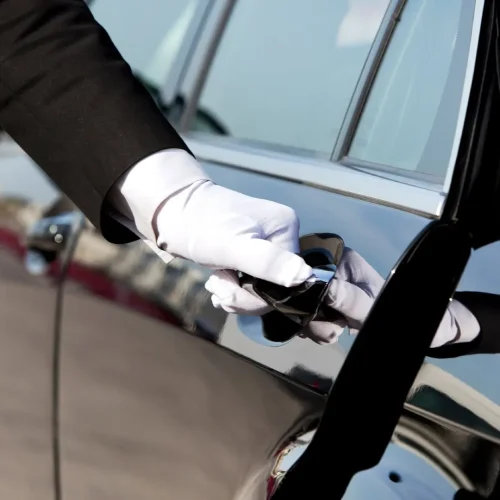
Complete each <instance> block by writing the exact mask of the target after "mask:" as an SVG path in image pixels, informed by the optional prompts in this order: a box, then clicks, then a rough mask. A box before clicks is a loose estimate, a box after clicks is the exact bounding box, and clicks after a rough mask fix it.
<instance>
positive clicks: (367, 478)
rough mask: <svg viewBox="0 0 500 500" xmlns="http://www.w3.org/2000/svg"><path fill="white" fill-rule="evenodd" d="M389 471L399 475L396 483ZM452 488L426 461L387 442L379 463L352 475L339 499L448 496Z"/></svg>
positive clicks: (422, 499)
mask: <svg viewBox="0 0 500 500" xmlns="http://www.w3.org/2000/svg"><path fill="white" fill-rule="evenodd" d="M392 471H395V472H397V473H398V474H399V476H400V477H401V481H400V482H399V483H394V482H392V481H391V480H390V479H389V473H390V472H392ZM332 477H333V478H334V477H335V471H332ZM455 491H456V489H455V488H454V486H452V485H451V483H449V482H448V480H447V479H446V478H445V477H444V476H443V475H441V474H440V473H439V472H438V471H437V470H436V469H434V468H433V467H432V466H431V465H429V464H428V463H427V462H426V461H424V460H422V459H421V458H419V457H417V456H416V455H414V454H413V453H411V452H409V451H406V450H404V449H402V448H400V447H398V446H397V445H395V444H390V445H389V446H388V448H387V450H386V452H385V454H384V457H383V458H382V461H381V462H380V464H379V465H377V466H376V467H374V468H373V469H370V470H367V471H364V472H360V473H358V474H357V475H356V476H354V478H353V480H352V481H351V484H350V485H349V487H348V489H347V492H346V494H345V495H344V497H343V500H396V499H398V500H431V499H432V500H452V499H453V495H454V493H455Z"/></svg>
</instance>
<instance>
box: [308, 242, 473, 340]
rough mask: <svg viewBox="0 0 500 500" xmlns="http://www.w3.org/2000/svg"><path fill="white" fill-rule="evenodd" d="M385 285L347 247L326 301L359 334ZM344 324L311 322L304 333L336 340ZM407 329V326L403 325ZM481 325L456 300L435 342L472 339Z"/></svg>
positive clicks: (317, 337)
mask: <svg viewBox="0 0 500 500" xmlns="http://www.w3.org/2000/svg"><path fill="white" fill-rule="evenodd" d="M383 284H384V280H383V278H382V277H381V276H380V275H379V274H378V273H377V271H375V269H373V267H372V266H371V265H370V264H368V262H366V260H365V259H363V257H361V255H359V254H358V253H357V252H355V251H354V250H352V249H350V248H345V250H344V253H343V255H342V259H341V261H340V265H339V268H338V270H337V273H336V275H335V279H334V280H333V281H332V284H331V285H330V288H329V290H328V294H327V296H326V298H325V304H326V305H328V306H329V307H332V308H333V309H335V310H337V311H339V312H340V313H342V314H343V315H344V316H345V318H346V322H345V326H347V327H348V328H349V331H350V333H357V332H358V331H359V329H360V328H361V325H362V324H363V322H364V320H365V319H366V317H367V316H368V313H369V312H370V309H371V307H372V305H373V303H374V301H375V299H376V297H377V296H378V294H379V293H380V291H381V289H382V286H383ZM341 326H342V323H340V322H339V323H337V324H334V325H333V326H330V328H328V324H322V323H321V324H317V323H316V324H315V323H314V322H313V323H311V325H310V327H309V330H306V331H304V332H303V334H302V336H308V337H309V338H311V339H312V340H314V341H315V342H318V343H322V344H324V343H331V342H335V341H336V340H337V338H338V336H339V335H340V333H342V332H341V331H340V332H339V327H341ZM401 330H402V332H404V325H401ZM479 330H480V326H479V323H478V322H477V319H476V318H475V317H474V315H473V314H472V313H471V312H470V311H469V310H468V309H467V308H466V307H465V306H464V305H463V304H461V303H460V302H458V301H457V300H452V301H451V302H450V304H449V306H448V308H447V310H446V313H445V315H444V316H443V319H442V321H441V323H440V325H439V328H438V330H437V332H436V335H435V336H434V339H433V341H432V343H431V348H432V347H439V346H442V345H444V344H448V343H461V342H470V341H471V340H473V339H474V338H475V337H476V336H477V335H478V334H479Z"/></svg>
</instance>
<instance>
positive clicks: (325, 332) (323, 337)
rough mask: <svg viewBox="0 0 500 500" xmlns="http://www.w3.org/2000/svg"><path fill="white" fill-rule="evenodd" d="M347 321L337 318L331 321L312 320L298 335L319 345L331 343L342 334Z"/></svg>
mask: <svg viewBox="0 0 500 500" xmlns="http://www.w3.org/2000/svg"><path fill="white" fill-rule="evenodd" d="M346 326H347V322H346V321H344V320H337V321H333V322H326V321H312V322H311V323H309V324H308V325H307V327H306V328H304V330H302V332H301V333H300V337H303V338H309V339H311V340H312V341H314V342H316V343H317V344H320V345H325V344H333V343H335V342H337V341H338V339H339V337H340V336H341V335H342V333H343V331H344V329H345V327H346Z"/></svg>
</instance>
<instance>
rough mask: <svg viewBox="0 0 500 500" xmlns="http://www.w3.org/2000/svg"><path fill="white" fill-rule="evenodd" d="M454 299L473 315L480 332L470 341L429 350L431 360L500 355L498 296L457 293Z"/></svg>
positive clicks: (499, 305)
mask: <svg viewBox="0 0 500 500" xmlns="http://www.w3.org/2000/svg"><path fill="white" fill-rule="evenodd" d="M454 297H455V299H457V300H458V301H459V302H461V303H462V304H463V305H464V306H465V307H467V309H469V311H470V312H471V313H472V314H474V316H475V317H476V319H477V321H478V322H479V325H480V327H481V330H480V332H479V335H478V336H477V337H476V338H475V339H474V340H473V341H472V342H468V343H463V344H454V345H445V346H442V347H438V348H435V349H430V352H429V356H430V357H433V358H455V357H458V356H466V355H470V354H497V353H500V295H494V294H491V293H482V292H457V293H456V294H455V296H454Z"/></svg>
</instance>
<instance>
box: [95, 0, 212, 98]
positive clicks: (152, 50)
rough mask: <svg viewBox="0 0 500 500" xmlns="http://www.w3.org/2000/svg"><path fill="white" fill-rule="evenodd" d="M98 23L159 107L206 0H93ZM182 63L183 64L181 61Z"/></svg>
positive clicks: (205, 4)
mask: <svg viewBox="0 0 500 500" xmlns="http://www.w3.org/2000/svg"><path fill="white" fill-rule="evenodd" d="M88 3H89V5H90V8H91V10H92V12H93V14H94V17H95V18H96V20H97V21H98V22H99V23H100V24H101V25H102V26H103V27H104V28H105V29H106V31H107V32H108V33H109V35H110V37H111V39H112V40H113V42H114V44H115V45H116V46H117V48H118V50H119V51H120V53H121V54H122V56H123V58H124V59H125V60H126V61H127V62H128V63H129V64H130V66H131V67H132V69H133V71H134V73H135V74H136V76H138V77H139V78H140V79H141V80H142V82H143V83H144V84H145V86H146V87H147V88H148V90H149V91H150V92H151V94H152V95H153V97H154V98H155V99H156V100H157V102H158V103H159V104H162V103H161V99H162V89H163V87H164V85H165V84H166V82H167V81H168V80H169V78H171V77H172V76H176V75H172V73H173V72H175V71H176V69H177V68H176V65H177V64H178V63H179V60H180V59H183V54H182V53H181V51H182V49H183V47H184V45H185V41H186V39H187V38H188V37H190V36H192V33H191V30H192V28H193V26H194V25H195V24H196V23H198V22H199V19H200V17H199V12H200V10H202V9H204V8H206V6H207V0H168V1H164V0H140V1H139V0H134V1H128V2H126V7H125V6H124V2H123V1H122V0H93V1H91V2H88ZM180 62H181V64H182V61H180Z"/></svg>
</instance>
